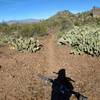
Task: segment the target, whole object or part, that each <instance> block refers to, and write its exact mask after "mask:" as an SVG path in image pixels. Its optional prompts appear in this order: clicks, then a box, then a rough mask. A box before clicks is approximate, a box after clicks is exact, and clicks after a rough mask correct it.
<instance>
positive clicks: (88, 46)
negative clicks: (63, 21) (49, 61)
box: [58, 26, 100, 56]
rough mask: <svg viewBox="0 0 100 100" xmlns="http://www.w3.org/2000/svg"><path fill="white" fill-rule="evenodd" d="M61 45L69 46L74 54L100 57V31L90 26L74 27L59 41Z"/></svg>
mask: <svg viewBox="0 0 100 100" xmlns="http://www.w3.org/2000/svg"><path fill="white" fill-rule="evenodd" d="M58 43H60V44H65V45H66V44H69V45H70V46H71V47H73V48H74V50H73V51H72V52H73V53H74V54H77V53H78V54H80V53H82V52H84V53H87V54H90V55H92V56H99V55H100V29H98V28H92V27H88V26H84V27H76V26H75V27H74V29H72V30H70V31H69V32H65V33H64V35H63V36H62V37H61V38H60V39H59V40H58Z"/></svg>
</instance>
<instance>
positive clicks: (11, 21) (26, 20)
mask: <svg viewBox="0 0 100 100" xmlns="http://www.w3.org/2000/svg"><path fill="white" fill-rule="evenodd" d="M39 21H40V20H37V19H23V20H10V21H8V22H6V23H7V24H30V23H37V22H39Z"/></svg>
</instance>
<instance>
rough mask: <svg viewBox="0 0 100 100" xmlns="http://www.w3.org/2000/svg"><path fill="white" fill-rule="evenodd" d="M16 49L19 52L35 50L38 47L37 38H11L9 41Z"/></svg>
mask: <svg viewBox="0 0 100 100" xmlns="http://www.w3.org/2000/svg"><path fill="white" fill-rule="evenodd" d="M9 43H10V44H11V45H12V46H13V47H14V48H15V49H16V50H18V51H21V52H25V51H28V52H31V53H32V52H36V51H38V50H39V49H40V44H39V41H38V40H35V39H34V38H32V37H31V38H22V37H20V38H18V39H15V38H12V39H11V40H10V42H9Z"/></svg>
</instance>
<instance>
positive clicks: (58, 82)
mask: <svg viewBox="0 0 100 100" xmlns="http://www.w3.org/2000/svg"><path fill="white" fill-rule="evenodd" d="M54 73H56V72H54ZM56 74H58V77H57V78H56V79H54V80H51V82H52V94H51V100H70V97H71V95H72V91H73V89H74V87H73V85H72V83H71V81H72V82H74V80H72V79H71V78H69V77H66V75H65V69H60V70H59V72H58V73H56Z"/></svg>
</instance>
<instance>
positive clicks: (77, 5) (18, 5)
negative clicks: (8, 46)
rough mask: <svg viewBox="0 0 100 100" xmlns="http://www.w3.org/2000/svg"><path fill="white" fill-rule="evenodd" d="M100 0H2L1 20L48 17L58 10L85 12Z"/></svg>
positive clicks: (98, 3)
mask: <svg viewBox="0 0 100 100" xmlns="http://www.w3.org/2000/svg"><path fill="white" fill-rule="evenodd" d="M93 6H96V7H100V0H0V21H8V20H21V19H29V18H33V19H47V18H49V17H50V16H52V15H54V14H56V13H57V12H58V11H63V10H69V11H71V12H72V13H78V12H84V11H87V10H90V9H92V7H93Z"/></svg>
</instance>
